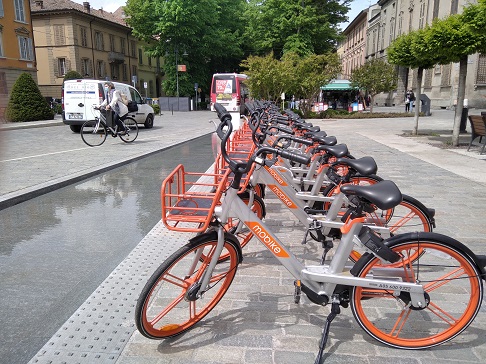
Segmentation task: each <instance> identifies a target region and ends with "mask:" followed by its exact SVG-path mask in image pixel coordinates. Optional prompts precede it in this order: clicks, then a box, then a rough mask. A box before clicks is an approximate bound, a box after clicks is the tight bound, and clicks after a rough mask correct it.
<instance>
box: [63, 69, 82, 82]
mask: <svg viewBox="0 0 486 364" xmlns="http://www.w3.org/2000/svg"><path fill="white" fill-rule="evenodd" d="M81 78H83V76H81V74H80V73H79V72H77V71H68V72H66V74H65V75H64V81H66V80H79V79H81Z"/></svg>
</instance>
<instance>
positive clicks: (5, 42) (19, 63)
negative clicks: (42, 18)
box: [0, 0, 37, 119]
mask: <svg viewBox="0 0 486 364" xmlns="http://www.w3.org/2000/svg"><path fill="white" fill-rule="evenodd" d="M23 72H27V73H30V74H31V75H32V77H33V78H34V80H36V81H37V68H36V58H35V52H34V37H33V29H32V20H31V13H30V6H29V1H28V0H0V119H2V118H3V115H4V112H5V107H6V106H7V103H8V100H9V98H10V92H11V90H12V86H13V84H14V83H15V81H16V80H17V78H18V77H19V76H20V74H21V73H23Z"/></svg>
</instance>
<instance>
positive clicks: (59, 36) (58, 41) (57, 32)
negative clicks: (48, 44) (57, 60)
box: [54, 25, 66, 45]
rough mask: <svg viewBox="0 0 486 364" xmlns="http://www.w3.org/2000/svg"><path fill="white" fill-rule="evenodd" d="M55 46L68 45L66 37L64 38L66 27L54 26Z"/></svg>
mask: <svg viewBox="0 0 486 364" xmlns="http://www.w3.org/2000/svg"><path fill="white" fill-rule="evenodd" d="M54 44H55V45H65V44H66V37H65V36H64V25H54Z"/></svg>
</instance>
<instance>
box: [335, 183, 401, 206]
mask: <svg viewBox="0 0 486 364" xmlns="http://www.w3.org/2000/svg"><path fill="white" fill-rule="evenodd" d="M341 192H342V193H344V194H345V195H352V196H358V197H361V198H364V199H365V200H367V201H369V202H371V203H372V204H374V205H376V206H377V207H378V208H380V209H382V210H388V209H391V208H393V207H395V206H397V205H398V204H399V203H400V202H402V193H401V192H400V190H399V189H398V187H397V185H396V184H395V183H393V182H392V181H381V182H378V183H376V184H374V185H368V186H360V185H353V184H346V185H343V186H341Z"/></svg>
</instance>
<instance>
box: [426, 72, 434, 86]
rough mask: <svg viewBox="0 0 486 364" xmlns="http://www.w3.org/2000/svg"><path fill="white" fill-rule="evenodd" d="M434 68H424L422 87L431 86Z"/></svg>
mask: <svg viewBox="0 0 486 364" xmlns="http://www.w3.org/2000/svg"><path fill="white" fill-rule="evenodd" d="M433 73H434V70H433V69H432V68H430V69H427V70H425V77H424V88H431V87H432V74H433Z"/></svg>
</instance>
